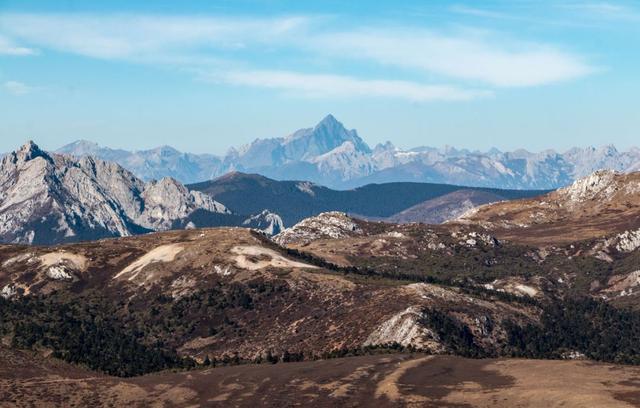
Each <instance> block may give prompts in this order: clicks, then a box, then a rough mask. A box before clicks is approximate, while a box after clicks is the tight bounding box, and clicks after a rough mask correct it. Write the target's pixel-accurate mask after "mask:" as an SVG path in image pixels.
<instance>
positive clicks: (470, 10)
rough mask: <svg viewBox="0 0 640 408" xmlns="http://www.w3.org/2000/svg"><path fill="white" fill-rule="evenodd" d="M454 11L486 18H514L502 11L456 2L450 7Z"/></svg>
mask: <svg viewBox="0 0 640 408" xmlns="http://www.w3.org/2000/svg"><path fill="white" fill-rule="evenodd" d="M449 10H451V11H452V12H454V13H458V14H466V15H469V16H475V17H484V18H498V19H512V18H513V16H511V15H509V14H505V13H500V12H497V11H493V10H485V9H480V8H476V7H469V6H465V5H462V4H455V5H453V6H451V7H450V8H449Z"/></svg>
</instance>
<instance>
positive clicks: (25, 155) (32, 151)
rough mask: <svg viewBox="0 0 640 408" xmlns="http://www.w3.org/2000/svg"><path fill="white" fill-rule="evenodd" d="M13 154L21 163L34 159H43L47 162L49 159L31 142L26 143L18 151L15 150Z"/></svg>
mask: <svg viewBox="0 0 640 408" xmlns="http://www.w3.org/2000/svg"><path fill="white" fill-rule="evenodd" d="M14 154H15V156H16V158H17V159H18V160H19V161H22V162H27V161H30V160H33V159H35V158H36V157H43V158H45V159H49V160H50V159H51V158H50V157H49V155H48V154H47V153H46V152H45V151H43V150H41V149H40V147H38V145H37V144H35V142H34V141H33V140H29V141H27V142H26V143H25V144H23V145H22V146H21V147H20V148H19V149H18V150H16V151H15V152H14Z"/></svg>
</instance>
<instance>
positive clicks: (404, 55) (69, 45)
mask: <svg viewBox="0 0 640 408" xmlns="http://www.w3.org/2000/svg"><path fill="white" fill-rule="evenodd" d="M639 39H640V2H636V1H634V2H583V1H564V2H560V1H553V2H552V1H483V2H479V1H467V2H448V1H430V2H424V1H389V2H383V1H377V2H370V3H368V2H343V1H322V2H320V1H318V2H312V1H289V2H286V1H276V0H271V1H267V0H264V1H181V2H169V1H153V2H148V1H139V2H136V1H100V2H98V1H95V2H92V1H71V0H68V1H61V2H50V1H11V0H0V135H1V137H0V151H8V150H12V149H14V148H15V147H16V146H17V145H19V144H21V143H22V142H24V141H25V140H27V139H33V140H35V141H36V142H37V143H39V144H41V145H42V146H44V147H46V148H50V149H53V148H57V147H59V146H61V145H63V144H65V143H68V142H71V141H74V140H77V139H88V140H93V141H96V142H98V143H100V144H103V145H107V146H111V147H120V148H127V149H142V148H150V147H154V146H157V145H162V144H169V145H172V146H175V147H176V148H178V149H181V150H185V151H193V152H209V153H217V154H221V153H224V152H225V151H226V150H227V149H228V148H229V147H230V146H237V145H240V144H243V143H247V142H250V141H251V140H253V139H255V138H258V137H260V138H263V137H275V136H285V135H286V134H288V133H291V132H292V131H294V130H296V129H298V128H301V127H309V126H312V125H313V124H315V123H316V122H317V121H319V120H320V119H321V118H322V117H323V116H325V115H326V114H327V113H332V114H334V115H335V116H336V117H337V118H338V119H339V120H341V121H342V122H343V123H344V124H345V125H346V126H347V127H349V128H356V129H358V131H359V133H360V135H361V136H362V137H363V138H364V139H365V140H366V141H367V142H368V143H370V144H371V145H374V144H376V143H379V142H384V141H386V140H391V141H392V142H393V143H394V144H396V145H397V146H400V147H412V146H419V145H429V146H443V145H453V146H456V147H466V148H471V149H481V150H487V149H489V148H490V147H493V146H495V147H498V148H500V149H504V150H510V149H515V148H526V149H529V150H533V151H537V150H543V149H547V148H554V149H558V150H563V149H566V148H568V147H570V146H574V145H578V146H587V145H596V146H598V145H603V144H609V143H613V144H615V145H616V146H617V147H618V148H620V149H626V148H629V147H630V146H633V145H637V144H638V143H637V142H636V140H637V139H638V136H639V135H640V132H639V131H638V130H639V128H640V114H638V106H640V75H639V73H640V41H638V40H639Z"/></svg>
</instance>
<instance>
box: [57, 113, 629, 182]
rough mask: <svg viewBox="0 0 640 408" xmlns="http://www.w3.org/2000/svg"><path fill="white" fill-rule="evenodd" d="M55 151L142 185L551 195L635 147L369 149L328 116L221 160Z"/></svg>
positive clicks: (617, 162) (90, 148) (623, 166)
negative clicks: (414, 186)
mask: <svg viewBox="0 0 640 408" xmlns="http://www.w3.org/2000/svg"><path fill="white" fill-rule="evenodd" d="M58 152H60V153H66V154H73V155H75V156H86V155H93V156H96V157H99V158H101V159H103V160H111V161H116V162H118V163H119V164H120V165H122V166H123V167H125V168H126V169H128V170H130V171H132V172H133V173H134V174H136V175H137V176H138V177H140V178H142V179H143V180H147V181H148V180H151V179H158V178H162V177H165V176H169V177H173V178H176V179H178V180H180V181H181V182H183V183H194V182H202V181H206V180H210V179H213V178H215V177H219V176H221V175H224V174H226V173H229V172H233V171H240V172H244V173H258V174H262V175H264V176H266V177H270V178H273V179H277V180H291V179H294V178H295V179H298V180H308V181H311V182H314V183H317V184H321V185H325V186H328V187H331V188H338V189H348V188H354V187H360V186H363V185H366V184H371V183H390V182H422V183H424V182H427V183H441V184H456V185H462V186H475V187H491V188H501V189H541V190H550V189H556V188H559V187H563V186H566V185H568V184H570V183H572V182H573V181H574V180H576V179H578V178H580V177H584V176H586V175H588V174H591V173H592V172H594V171H596V170H600V169H609V170H615V171H618V172H630V171H633V170H637V169H640V149H638V148H631V149H630V150H628V151H624V152H621V151H618V150H617V149H616V148H615V147H614V146H613V145H606V146H602V147H598V148H596V147H586V148H579V147H575V148H572V149H569V150H568V151H566V152H564V153H559V152H556V151H554V150H545V151H542V152H537V153H532V152H528V151H526V150H524V149H518V150H515V151H512V152H501V151H499V150H498V149H495V148H494V149H490V150H489V151H487V152H480V151H470V150H467V149H455V148H453V147H449V146H446V147H444V148H434V147H417V148H413V149H408V150H407V149H400V148H397V147H396V146H394V145H393V144H392V143H391V142H386V143H384V144H378V145H377V146H375V147H374V148H373V149H372V148H370V147H369V145H368V144H367V143H366V142H365V141H364V140H363V139H362V138H361V137H360V136H359V135H358V133H357V132H356V131H355V130H348V129H347V128H346V127H345V126H344V125H343V124H342V123H341V122H340V121H338V120H337V119H336V118H335V117H334V116H333V115H328V116H326V117H325V118H324V119H322V120H321V121H320V122H319V123H318V124H317V125H316V126H314V127H312V128H307V129H300V130H298V131H296V132H294V133H292V134H290V135H289V136H286V137H276V138H266V139H256V140H254V141H253V142H252V143H249V144H246V145H244V146H241V147H238V148H231V149H230V150H229V152H228V153H227V154H226V155H225V156H224V157H216V156H213V155H207V154H190V153H181V152H178V151H177V150H175V149H173V148H171V147H168V146H163V147H159V148H156V149H151V150H144V151H137V152H128V151H124V150H115V149H109V148H104V147H100V146H98V145H96V144H93V143H90V142H86V141H79V142H75V143H72V144H70V145H67V146H64V147H62V148H61V149H59V150H58Z"/></svg>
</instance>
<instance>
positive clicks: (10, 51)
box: [0, 35, 37, 57]
mask: <svg viewBox="0 0 640 408" xmlns="http://www.w3.org/2000/svg"><path fill="white" fill-rule="evenodd" d="M35 54H37V51H36V50H34V49H32V48H27V47H21V46H18V45H16V44H15V43H14V42H13V41H11V40H9V39H8V38H6V37H3V36H2V35H0V55H13V56H20V57H21V56H26V55H35Z"/></svg>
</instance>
